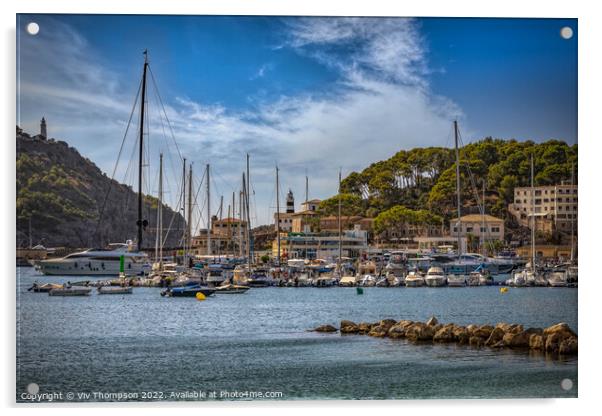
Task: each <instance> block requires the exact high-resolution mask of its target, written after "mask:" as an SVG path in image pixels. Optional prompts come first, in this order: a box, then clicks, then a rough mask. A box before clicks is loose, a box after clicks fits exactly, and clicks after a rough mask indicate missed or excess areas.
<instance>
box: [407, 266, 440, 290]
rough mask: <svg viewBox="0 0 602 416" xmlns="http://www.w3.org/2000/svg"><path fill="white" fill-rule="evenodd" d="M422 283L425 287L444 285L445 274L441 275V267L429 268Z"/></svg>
mask: <svg viewBox="0 0 602 416" xmlns="http://www.w3.org/2000/svg"><path fill="white" fill-rule="evenodd" d="M406 280H407V278H406ZM424 282H425V283H426V285H427V286H431V287H440V286H445V285H446V283H447V278H446V277H445V273H443V269H442V268H441V267H431V268H430V269H429V270H428V272H427V273H426V277H425V278H424Z"/></svg>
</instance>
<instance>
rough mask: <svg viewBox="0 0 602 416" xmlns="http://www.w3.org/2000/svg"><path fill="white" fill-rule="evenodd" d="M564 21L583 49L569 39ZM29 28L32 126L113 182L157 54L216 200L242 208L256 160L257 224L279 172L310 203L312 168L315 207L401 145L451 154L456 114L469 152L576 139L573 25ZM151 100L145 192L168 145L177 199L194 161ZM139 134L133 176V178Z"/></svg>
mask: <svg viewBox="0 0 602 416" xmlns="http://www.w3.org/2000/svg"><path fill="white" fill-rule="evenodd" d="M30 21H36V22H37V23H39V24H40V32H39V34H38V35H36V36H30V35H28V34H27V33H26V32H25V26H26V25H27V23H29V22H30ZM564 26H569V27H571V28H572V29H573V31H574V33H575V35H574V36H573V38H572V39H569V40H566V39H563V38H562V37H561V36H560V29H561V28H562V27H564ZM17 31H18V44H19V50H18V55H19V61H18V66H19V90H18V92H19V97H18V104H19V112H18V122H19V123H20V124H21V126H22V127H24V128H25V130H26V131H31V132H36V131H37V130H38V122H39V119H40V118H41V116H42V115H44V116H45V117H46V119H47V120H48V124H49V134H50V135H51V136H53V137H56V138H61V139H64V140H66V141H68V142H69V143H70V144H72V145H73V146H75V147H76V148H77V149H78V150H80V152H81V153H82V154H84V155H85V156H87V157H89V158H90V159H91V160H93V161H94V162H95V163H96V164H97V165H99V167H100V168H101V169H103V170H104V171H105V172H107V173H108V174H110V173H111V172H112V170H113V166H114V164H115V160H116V155H117V151H118V149H119V146H120V143H121V141H122V138H123V136H124V132H125V127H126V124H127V119H128V116H129V114H130V111H131V108H132V105H133V102H134V98H135V94H136V90H137V87H138V84H139V82H140V75H141V67H142V53H141V52H142V50H144V49H145V48H148V50H149V58H150V63H151V68H152V72H153V75H154V77H155V79H156V81H157V84H158V88H159V92H160V95H161V98H162V100H163V104H164V105H165V108H166V112H167V116H168V118H169V120H170V122H171V126H172V129H173V132H174V135H175V138H176V140H177V142H178V147H179V150H180V151H181V153H182V154H183V155H184V156H185V157H186V158H187V159H188V160H189V161H191V160H192V161H193V162H194V168H195V176H196V177H197V178H198V181H197V182H199V181H200V179H201V177H202V168H203V167H204V165H205V164H206V163H211V165H212V172H213V174H212V176H213V177H214V179H213V181H214V182H212V187H214V192H213V195H217V196H218V197H219V195H221V194H223V195H224V199H225V200H226V201H229V200H230V199H231V193H232V191H236V190H237V189H238V182H239V181H240V179H239V177H240V173H241V171H242V169H243V167H244V155H245V153H246V152H249V153H250V154H251V164H252V175H251V178H252V182H253V188H254V190H255V196H254V198H253V205H254V209H253V215H254V222H255V223H256V224H257V223H267V222H268V221H269V218H270V217H271V215H272V213H273V212H274V205H275V189H274V184H273V183H274V177H273V176H274V174H273V170H274V166H275V164H276V163H278V164H279V166H280V168H281V173H282V177H281V184H282V185H281V190H280V192H281V196H282V197H283V195H284V193H285V192H286V191H287V190H288V188H292V189H293V191H294V192H295V193H296V195H297V200H298V201H299V200H300V199H301V198H302V195H303V193H304V176H305V172H307V173H308V175H309V177H310V197H317V198H325V197H328V196H330V195H332V194H333V193H334V192H336V186H337V185H336V177H337V172H338V169H339V167H341V168H342V170H343V174H345V173H348V172H350V171H352V170H360V169H362V168H363V167H365V166H367V165H369V164H370V163H372V162H374V161H377V160H381V159H384V158H387V157H390V156H391V155H392V154H393V153H395V152H396V151H397V150H399V149H402V148H412V147H415V146H446V145H450V144H451V140H450V134H451V121H452V120H453V119H454V118H456V117H457V118H458V119H459V121H460V126H461V130H462V133H463V138H464V141H466V142H468V141H473V140H478V139H480V138H482V137H486V136H493V137H499V138H516V139H519V140H527V139H530V140H535V141H543V140H547V139H552V138H554V139H562V140H566V141H568V142H571V143H574V142H576V141H577V21H576V20H575V19H546V20H544V19H442V18H424V19H403V18H351V19H347V18H342V19H341V18H290V17H287V18H281V17H235V16H231V17H230V16H111V15H105V16H95V15H19V16H18V17H17ZM149 88H150V89H153V88H154V87H153V86H152V85H151V86H150V87H149ZM149 96H150V98H149V119H150V126H149V127H150V128H149V131H150V134H151V136H150V139H149V148H148V158H149V167H148V169H147V181H146V189H147V192H151V193H154V192H155V190H156V184H155V183H154V178H156V164H157V160H158V153H159V152H160V151H162V152H164V153H166V154H167V162H166V163H167V164H168V167H169V171H170V172H171V177H172V179H171V182H170V184H169V185H168V187H171V191H170V196H169V198H171V199H170V201H171V202H172V204H175V199H174V198H175V196H176V194H177V192H176V190H175V188H176V183H177V181H178V172H179V163H180V162H179V161H178V155H177V151H176V150H175V148H174V146H173V145H172V144H170V140H171V139H170V135H169V134H164V133H163V132H164V131H165V130H164V129H165V128H166V121H165V118H164V117H163V116H162V115H161V112H160V108H161V107H160V104H159V101H158V99H157V95H156V94H155V92H154V90H153V91H149ZM135 130H136V126H135V123H134V127H133V128H132V130H131V131H130V134H129V136H128V137H127V140H126V145H125V148H126V154H127V157H124V160H123V161H121V162H120V164H119V166H118V170H117V175H116V179H118V180H120V181H126V182H133V177H132V169H131V168H130V169H128V162H129V154H130V153H129V152H130V151H131V149H132V148H133V146H134V144H135V142H134V141H135ZM132 132H133V133H132ZM282 199H283V198H282ZM216 200H217V198H214V201H213V202H212V211H213V212H215V211H217V201H216ZM202 204H203V202H201V198H200V197H199V203H198V206H199V209H200V208H202ZM203 209H204V208H203ZM204 221H205V220H204V218H202V217H201V216H200V215H199V214H197V221H196V222H197V223H199V226H202V224H203V223H204Z"/></svg>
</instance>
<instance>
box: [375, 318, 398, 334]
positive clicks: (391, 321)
mask: <svg viewBox="0 0 602 416" xmlns="http://www.w3.org/2000/svg"><path fill="white" fill-rule="evenodd" d="M396 323H397V321H396V320H395V319H383V320H382V321H380V322H379V323H378V325H379V326H381V327H383V328H384V329H385V331H388V330H389V328H391V327H392V326H393V325H395V324H396Z"/></svg>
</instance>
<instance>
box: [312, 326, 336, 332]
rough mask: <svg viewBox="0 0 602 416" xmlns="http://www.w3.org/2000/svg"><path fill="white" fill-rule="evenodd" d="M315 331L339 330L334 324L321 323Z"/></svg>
mask: <svg viewBox="0 0 602 416" xmlns="http://www.w3.org/2000/svg"><path fill="white" fill-rule="evenodd" d="M314 331H316V332H337V331H338V330H337V329H336V328H335V327H334V326H332V325H320V326H319V327H317V328H315V329H314Z"/></svg>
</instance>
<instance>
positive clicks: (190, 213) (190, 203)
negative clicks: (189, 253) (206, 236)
mask: <svg viewBox="0 0 602 416" xmlns="http://www.w3.org/2000/svg"><path fill="white" fill-rule="evenodd" d="M186 247H188V250H190V248H191V247H192V163H191V164H190V165H189V168H188V232H187V239H186Z"/></svg>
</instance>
